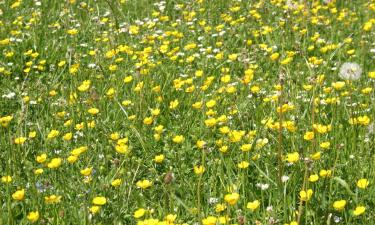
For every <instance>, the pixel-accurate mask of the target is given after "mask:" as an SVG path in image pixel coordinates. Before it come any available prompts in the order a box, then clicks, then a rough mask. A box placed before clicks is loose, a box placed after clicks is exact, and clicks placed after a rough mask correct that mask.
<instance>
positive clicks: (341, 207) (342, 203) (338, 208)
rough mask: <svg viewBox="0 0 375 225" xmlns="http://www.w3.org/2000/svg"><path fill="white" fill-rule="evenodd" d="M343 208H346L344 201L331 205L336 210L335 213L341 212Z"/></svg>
mask: <svg viewBox="0 0 375 225" xmlns="http://www.w3.org/2000/svg"><path fill="white" fill-rule="evenodd" d="M345 206H346V201H345V200H338V201H335V202H334V203H333V208H334V209H336V210H337V211H341V210H343V209H344V208H345Z"/></svg>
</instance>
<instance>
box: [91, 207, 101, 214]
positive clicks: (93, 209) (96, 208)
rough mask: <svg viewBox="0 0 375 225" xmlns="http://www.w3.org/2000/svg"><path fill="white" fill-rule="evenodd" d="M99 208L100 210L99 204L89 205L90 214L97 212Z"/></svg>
mask: <svg viewBox="0 0 375 225" xmlns="http://www.w3.org/2000/svg"><path fill="white" fill-rule="evenodd" d="M99 210H100V206H97V205H93V206H91V207H90V212H91V213H92V214H96V213H98V212H99Z"/></svg>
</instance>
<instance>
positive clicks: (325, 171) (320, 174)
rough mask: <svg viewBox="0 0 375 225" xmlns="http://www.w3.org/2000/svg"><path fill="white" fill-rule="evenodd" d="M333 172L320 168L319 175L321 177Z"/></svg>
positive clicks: (328, 175)
mask: <svg viewBox="0 0 375 225" xmlns="http://www.w3.org/2000/svg"><path fill="white" fill-rule="evenodd" d="M331 174H332V171H331V170H320V171H319V176H321V177H330V176H331Z"/></svg>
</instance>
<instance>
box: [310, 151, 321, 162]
mask: <svg viewBox="0 0 375 225" xmlns="http://www.w3.org/2000/svg"><path fill="white" fill-rule="evenodd" d="M321 155H322V154H321V152H315V153H314V154H311V159H312V160H319V159H320V156H321Z"/></svg>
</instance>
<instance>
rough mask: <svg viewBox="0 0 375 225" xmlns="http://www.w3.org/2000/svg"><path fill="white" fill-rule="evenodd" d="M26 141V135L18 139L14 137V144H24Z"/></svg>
mask: <svg viewBox="0 0 375 225" xmlns="http://www.w3.org/2000/svg"><path fill="white" fill-rule="evenodd" d="M25 141H26V138H25V137H18V138H16V139H14V144H17V145H22V144H23V143H25Z"/></svg>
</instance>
